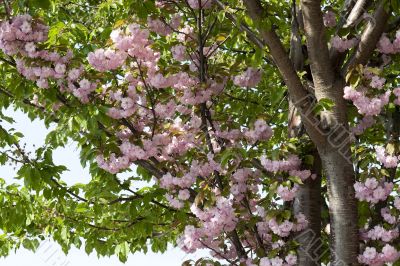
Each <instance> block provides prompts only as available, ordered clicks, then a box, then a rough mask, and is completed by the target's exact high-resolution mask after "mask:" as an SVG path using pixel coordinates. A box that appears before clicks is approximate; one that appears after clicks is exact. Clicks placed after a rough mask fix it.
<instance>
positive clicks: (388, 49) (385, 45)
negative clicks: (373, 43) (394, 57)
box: [377, 31, 400, 54]
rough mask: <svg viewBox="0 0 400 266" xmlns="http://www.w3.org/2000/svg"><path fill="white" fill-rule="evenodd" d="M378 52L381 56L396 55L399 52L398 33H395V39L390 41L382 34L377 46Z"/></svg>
mask: <svg viewBox="0 0 400 266" xmlns="http://www.w3.org/2000/svg"><path fill="white" fill-rule="evenodd" d="M377 48H378V51H379V52H381V53H383V54H396V53H399V52H400V31H397V32H396V37H395V39H394V40H393V42H392V41H390V39H389V37H387V35H385V34H382V36H381V38H380V39H379V42H378V44H377Z"/></svg>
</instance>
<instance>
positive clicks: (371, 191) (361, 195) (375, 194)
mask: <svg viewBox="0 0 400 266" xmlns="http://www.w3.org/2000/svg"><path fill="white" fill-rule="evenodd" d="M354 189H355V192H356V198H357V199H358V200H360V201H367V202H370V203H372V204H375V203H378V202H379V201H384V200H386V198H387V197H388V196H389V194H390V193H391V192H392V190H393V183H389V182H384V183H383V184H379V182H378V180H376V178H367V179H366V180H365V182H356V183H355V184H354Z"/></svg>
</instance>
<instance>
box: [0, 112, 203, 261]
mask: <svg viewBox="0 0 400 266" xmlns="http://www.w3.org/2000/svg"><path fill="white" fill-rule="evenodd" d="M5 113H6V114H7V115H9V116H11V117H13V118H14V119H15V120H16V124H14V125H13V127H14V128H15V129H17V130H18V131H20V132H21V133H23V134H24V135H25V137H24V139H23V140H22V141H23V142H25V143H27V147H28V149H32V145H33V144H35V145H36V147H38V146H41V145H42V144H43V143H44V138H45V136H46V134H47V132H48V129H46V128H45V126H44V124H43V123H42V122H41V121H39V120H35V121H33V122H31V121H30V120H29V118H27V116H26V115H25V114H23V113H22V112H20V111H14V110H11V109H9V110H7V111H6V112H5ZM2 125H3V126H4V127H7V125H6V124H2ZM54 162H55V163H56V164H63V165H65V166H67V167H68V169H69V172H67V173H65V174H64V176H63V180H64V181H65V182H67V183H68V184H73V183H76V182H79V183H85V182H87V181H88V180H89V178H90V176H89V173H88V171H87V169H83V168H82V167H81V165H80V163H79V152H78V151H77V148H76V145H74V143H70V145H68V147H66V148H62V149H61V148H60V149H57V150H56V151H55V152H54ZM14 175H15V170H14V169H13V168H12V167H9V166H0V177H1V178H4V179H5V180H6V181H7V182H16V180H13V177H14ZM202 254H203V255H204V254H205V253H204V252H202ZM199 255H200V254H196V255H193V254H191V255H187V254H185V253H183V252H182V251H181V250H179V248H172V247H171V248H170V250H168V251H167V252H166V253H164V254H154V253H152V252H149V253H147V254H142V253H138V254H133V255H130V256H129V259H128V261H127V262H126V263H125V264H123V263H121V262H119V260H118V258H117V257H116V256H114V257H111V258H100V259H99V258H97V255H96V254H94V253H92V254H91V255H90V256H88V255H87V254H86V253H85V251H84V249H81V250H79V249H76V248H75V249H72V250H71V251H70V253H69V254H68V255H67V256H65V255H64V253H62V251H61V250H60V248H59V247H58V245H57V244H54V243H52V242H45V243H43V244H42V246H41V247H40V248H39V250H38V252H36V253H32V252H30V251H28V250H24V249H20V250H17V251H16V253H12V254H10V256H9V257H7V258H0V266H3V265H7V266H26V265H30V266H81V265H84V266H106V265H107V266H122V265H129V266H158V265H163V266H177V265H181V264H182V262H183V261H185V260H188V259H195V258H198V257H199Z"/></svg>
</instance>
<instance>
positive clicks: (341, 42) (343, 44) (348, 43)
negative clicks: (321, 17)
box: [331, 35, 358, 53]
mask: <svg viewBox="0 0 400 266" xmlns="http://www.w3.org/2000/svg"><path fill="white" fill-rule="evenodd" d="M357 43H358V39H356V38H351V39H345V38H340V37H339V36H337V35H336V36H334V37H333V38H332V40H331V45H332V47H333V48H335V49H336V50H338V51H339V52H341V53H343V52H345V51H346V50H349V49H351V48H353V47H354V46H356V45H357Z"/></svg>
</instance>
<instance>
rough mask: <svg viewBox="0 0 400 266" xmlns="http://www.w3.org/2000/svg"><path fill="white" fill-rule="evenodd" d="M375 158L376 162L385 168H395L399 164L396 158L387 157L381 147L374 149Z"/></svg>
mask: <svg viewBox="0 0 400 266" xmlns="http://www.w3.org/2000/svg"><path fill="white" fill-rule="evenodd" d="M375 151H376V158H377V159H378V161H379V162H380V163H381V164H383V166H384V167H386V168H396V167H397V165H398V164H399V159H398V157H397V156H392V155H387V154H386V152H385V148H384V147H381V146H376V147H375Z"/></svg>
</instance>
